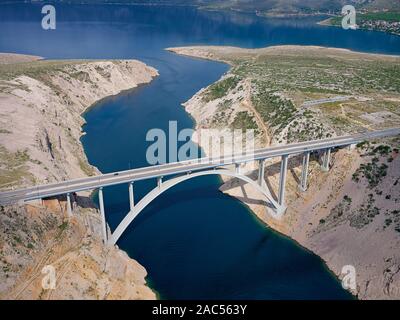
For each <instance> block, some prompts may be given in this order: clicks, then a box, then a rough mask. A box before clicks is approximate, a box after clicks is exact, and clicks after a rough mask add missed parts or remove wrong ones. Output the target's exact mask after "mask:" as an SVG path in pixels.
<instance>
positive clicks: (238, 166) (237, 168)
mask: <svg viewBox="0 0 400 320" xmlns="http://www.w3.org/2000/svg"><path fill="white" fill-rule="evenodd" d="M235 171H236V173H237V174H240V163H235Z"/></svg>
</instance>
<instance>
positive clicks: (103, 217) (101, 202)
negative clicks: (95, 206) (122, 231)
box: [99, 188, 107, 243]
mask: <svg viewBox="0 0 400 320" xmlns="http://www.w3.org/2000/svg"><path fill="white" fill-rule="evenodd" d="M99 206H100V213H101V229H102V230H101V231H102V233H103V241H104V243H107V226H106V214H105V211H104V197H103V188H99Z"/></svg>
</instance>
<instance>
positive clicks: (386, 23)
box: [320, 11, 400, 35]
mask: <svg viewBox="0 0 400 320" xmlns="http://www.w3.org/2000/svg"><path fill="white" fill-rule="evenodd" d="M341 21H342V17H341V16H335V17H331V18H329V19H326V20H324V21H321V22H320V24H322V25H330V26H336V27H339V26H341ZM357 27H358V28H359V29H363V30H373V31H382V32H387V33H392V34H396V35H400V11H399V12H389V11H386V12H363V13H361V14H358V15H357Z"/></svg>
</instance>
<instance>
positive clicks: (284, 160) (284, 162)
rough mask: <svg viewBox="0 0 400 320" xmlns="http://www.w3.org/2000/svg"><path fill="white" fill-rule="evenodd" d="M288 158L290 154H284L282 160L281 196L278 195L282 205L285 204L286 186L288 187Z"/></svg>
mask: <svg viewBox="0 0 400 320" xmlns="http://www.w3.org/2000/svg"><path fill="white" fill-rule="evenodd" d="M288 158H289V156H288V155H284V156H282V161H281V174H280V179H279V197H278V204H279V205H280V206H284V205H285V187H286V173H287V165H288Z"/></svg>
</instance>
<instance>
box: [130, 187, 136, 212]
mask: <svg viewBox="0 0 400 320" xmlns="http://www.w3.org/2000/svg"><path fill="white" fill-rule="evenodd" d="M129 206H130V209H131V211H132V210H133V208H134V207H135V197H134V193H133V182H130V183H129Z"/></svg>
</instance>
